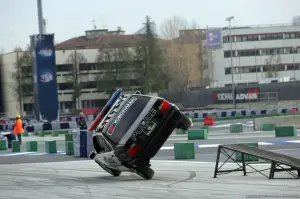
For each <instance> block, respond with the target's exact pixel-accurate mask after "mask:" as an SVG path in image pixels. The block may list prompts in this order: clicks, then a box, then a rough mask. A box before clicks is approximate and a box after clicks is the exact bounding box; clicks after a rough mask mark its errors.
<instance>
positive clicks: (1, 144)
mask: <svg viewBox="0 0 300 199" xmlns="http://www.w3.org/2000/svg"><path fill="white" fill-rule="evenodd" d="M6 149H7V143H6V139H3V140H0V151H6Z"/></svg>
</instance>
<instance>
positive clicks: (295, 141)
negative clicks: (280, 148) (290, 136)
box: [286, 140, 300, 143]
mask: <svg viewBox="0 0 300 199" xmlns="http://www.w3.org/2000/svg"><path fill="white" fill-rule="evenodd" d="M286 142H289V143H300V140H290V141H286Z"/></svg>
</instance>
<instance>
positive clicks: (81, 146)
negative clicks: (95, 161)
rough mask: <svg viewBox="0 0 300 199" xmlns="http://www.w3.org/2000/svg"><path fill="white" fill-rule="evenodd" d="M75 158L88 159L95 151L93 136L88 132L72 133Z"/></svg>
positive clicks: (76, 130)
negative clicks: (93, 150)
mask: <svg viewBox="0 0 300 199" xmlns="http://www.w3.org/2000/svg"><path fill="white" fill-rule="evenodd" d="M72 137H73V147H74V156H76V157H87V156H88V155H89V154H90V152H91V151H92V149H93V145H92V144H93V142H92V135H91V134H90V133H88V132H87V131H86V130H79V129H75V130H73V131H72Z"/></svg>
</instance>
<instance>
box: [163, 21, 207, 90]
mask: <svg viewBox="0 0 300 199" xmlns="http://www.w3.org/2000/svg"><path fill="white" fill-rule="evenodd" d="M196 28H198V25H197V23H196V22H195V21H193V22H192V23H188V22H187V20H185V19H184V18H181V17H179V16H174V17H172V18H170V19H167V20H165V21H164V23H163V24H162V25H161V32H162V34H163V37H164V38H166V39H167V41H165V42H163V43H162V45H163V48H164V49H165V50H164V56H165V58H166V62H167V63H166V67H165V70H166V71H167V72H168V76H170V77H171V79H172V81H173V85H175V87H176V88H179V89H183V90H187V89H188V87H189V84H190V80H191V75H192V73H193V71H194V70H195V69H199V68H201V66H200V64H201V63H200V60H201V56H202V51H201V48H202V45H201V43H200V42H199V40H198V41H196V38H195V36H193V38H191V42H189V43H188V42H184V41H183V40H182V36H181V35H180V31H181V30H187V29H196Z"/></svg>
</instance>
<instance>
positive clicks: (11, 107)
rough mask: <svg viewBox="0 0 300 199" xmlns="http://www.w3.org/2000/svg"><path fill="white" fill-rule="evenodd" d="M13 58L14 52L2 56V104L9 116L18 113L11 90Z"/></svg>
mask: <svg viewBox="0 0 300 199" xmlns="http://www.w3.org/2000/svg"><path fill="white" fill-rule="evenodd" d="M20 56H21V53H20ZM15 60H16V53H7V54H4V55H3V56H2V62H3V68H2V86H3V106H4V110H5V113H6V115H8V116H9V117H15V116H16V114H18V113H20V106H19V103H18V100H17V99H16V96H15V94H14V90H13V87H14V85H15V81H14V79H13V78H12V73H13V72H15V71H16V69H15V65H14V64H15Z"/></svg>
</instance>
